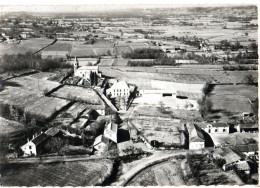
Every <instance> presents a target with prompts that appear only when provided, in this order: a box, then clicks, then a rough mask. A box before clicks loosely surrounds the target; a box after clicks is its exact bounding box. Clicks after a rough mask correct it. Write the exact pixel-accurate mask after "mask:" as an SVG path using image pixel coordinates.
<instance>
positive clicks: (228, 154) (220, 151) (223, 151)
mask: <svg viewBox="0 0 260 188" xmlns="http://www.w3.org/2000/svg"><path fill="white" fill-rule="evenodd" d="M213 155H220V156H221V157H222V158H224V159H225V161H226V164H231V163H234V162H237V161H240V159H241V157H240V156H239V155H238V154H237V153H236V152H234V151H233V150H232V149H230V148H217V149H215V151H214V152H213Z"/></svg>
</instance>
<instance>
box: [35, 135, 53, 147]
mask: <svg viewBox="0 0 260 188" xmlns="http://www.w3.org/2000/svg"><path fill="white" fill-rule="evenodd" d="M48 137H49V136H48V135H47V134H45V133H42V134H40V135H39V136H37V137H36V138H34V139H33V140H31V142H32V143H34V144H35V145H36V146H37V145H39V144H41V143H43V142H44V141H45V140H46V139H47V138H48Z"/></svg>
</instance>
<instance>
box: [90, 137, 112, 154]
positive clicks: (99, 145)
mask: <svg viewBox="0 0 260 188" xmlns="http://www.w3.org/2000/svg"><path fill="white" fill-rule="evenodd" d="M108 143H109V139H108V138H106V137H104V136H103V135H99V136H98V137H96V139H95V141H94V144H93V147H94V149H96V150H97V151H99V152H100V153H103V152H105V151H106V150H107V149H108Z"/></svg>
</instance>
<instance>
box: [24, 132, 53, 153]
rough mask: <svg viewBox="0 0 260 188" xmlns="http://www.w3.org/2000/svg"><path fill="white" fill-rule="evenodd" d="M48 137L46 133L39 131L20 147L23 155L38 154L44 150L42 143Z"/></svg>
mask: <svg viewBox="0 0 260 188" xmlns="http://www.w3.org/2000/svg"><path fill="white" fill-rule="evenodd" d="M48 137H49V136H48V135H47V134H45V133H41V134H40V135H38V136H37V137H33V139H32V140H31V141H29V140H28V142H27V143H26V144H25V145H23V146H22V147H21V149H22V151H23V152H24V155H25V156H30V155H35V156H36V155H40V154H41V153H42V152H43V150H44V144H45V143H46V140H47V139H48Z"/></svg>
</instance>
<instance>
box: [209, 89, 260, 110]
mask: <svg viewBox="0 0 260 188" xmlns="http://www.w3.org/2000/svg"><path fill="white" fill-rule="evenodd" d="M257 96H258V88H257V87H256V86H247V85H216V86H215V87H214V89H213V91H212V92H211V93H210V94H209V99H211V100H212V102H213V109H214V110H224V111H229V112H234V113H242V112H250V111H251V104H250V103H249V101H248V100H247V98H249V99H250V100H254V99H255V98H256V97H257Z"/></svg>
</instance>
